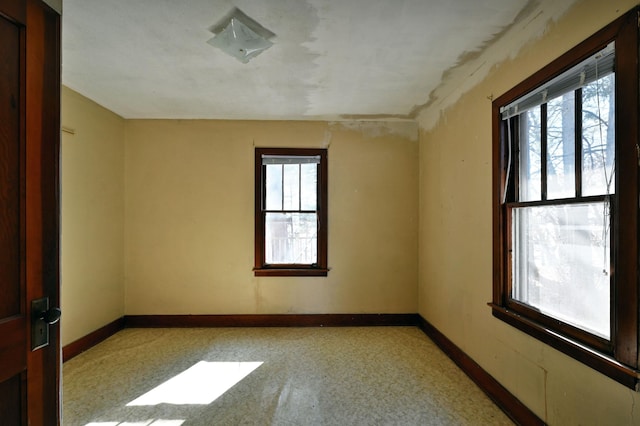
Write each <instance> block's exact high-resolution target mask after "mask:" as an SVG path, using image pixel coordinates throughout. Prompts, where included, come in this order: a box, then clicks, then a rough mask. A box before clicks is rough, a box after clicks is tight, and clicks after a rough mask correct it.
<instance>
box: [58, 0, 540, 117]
mask: <svg viewBox="0 0 640 426" xmlns="http://www.w3.org/2000/svg"><path fill="white" fill-rule="evenodd" d="M532 3H537V2H536V0H237V1H233V2H232V1H228V0H183V1H179V0H64V3H63V6H64V10H63V30H62V34H63V36H62V51H63V53H62V55H63V56H62V57H63V66H62V69H63V71H62V81H63V84H64V85H66V86H68V87H70V88H72V89H74V90H76V91H78V92H80V93H81V94H83V95H85V96H87V97H89V98H90V99H92V100H94V101H95V102H97V103H99V104H101V105H103V106H104V107H106V108H108V109H110V110H112V111H114V112H115V113H117V114H119V115H121V116H123V117H125V118H187V119H188V118H216V119H323V120H339V119H348V118H370V119H378V118H411V117H414V116H415V113H416V112H417V110H418V108H419V106H420V105H424V104H425V103H427V101H428V100H429V95H430V93H431V92H432V91H434V90H435V89H436V88H437V87H438V86H439V85H440V84H441V83H442V79H443V75H446V72H447V71H449V70H451V69H453V68H455V67H456V66H458V65H460V64H461V63H462V62H463V61H464V59H465V58H469V57H472V56H473V54H474V53H477V52H478V51H480V50H481V49H483V48H484V46H486V45H487V43H489V42H490V41H491V40H493V38H494V37H495V36H496V35H497V34H499V33H501V32H502V31H504V30H505V29H507V28H508V27H509V26H511V25H512V24H513V23H514V21H515V20H516V19H517V17H518V16H523V14H522V13H521V12H522V11H523V10H530V9H531V5H532ZM234 6H235V7H238V8H240V9H241V10H242V11H243V12H244V13H246V14H247V15H248V16H250V17H251V18H253V19H255V20H256V21H258V22H259V23H260V24H262V25H263V26H264V27H266V28H267V29H269V30H270V31H272V32H274V33H275V34H276V37H275V38H274V39H273V40H272V41H273V42H274V45H273V46H272V47H271V48H270V49H268V50H267V51H265V52H263V53H262V54H260V55H259V56H257V57H256V58H254V59H252V60H251V61H250V62H249V63H247V64H243V63H241V62H239V61H238V60H236V59H235V58H233V57H231V56H228V55H226V54H225V53H223V52H222V51H221V50H219V49H217V48H214V47H212V46H211V45H209V44H207V40H209V39H210V38H211V37H212V36H213V34H212V33H211V32H210V31H209V30H208V28H210V27H211V26H212V25H213V24H215V23H217V22H218V21H219V20H220V19H221V18H223V17H224V16H225V15H226V14H227V13H228V12H229V11H230V10H231V9H232V8H233V7H234Z"/></svg>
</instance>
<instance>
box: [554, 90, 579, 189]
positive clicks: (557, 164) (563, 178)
mask: <svg viewBox="0 0 640 426" xmlns="http://www.w3.org/2000/svg"><path fill="white" fill-rule="evenodd" d="M575 110H576V108H575V94H574V92H569V93H566V94H564V95H562V96H560V97H557V98H555V99H552V100H550V101H549V102H548V103H547V199H550V200H552V199H558V198H569V197H575V195H576V174H575V173H576V172H575V170H576V148H575V146H576V139H575V134H576V130H575V128H576V126H575V120H576V116H575Z"/></svg>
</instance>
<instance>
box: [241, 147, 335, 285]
mask: <svg viewBox="0 0 640 426" xmlns="http://www.w3.org/2000/svg"><path fill="white" fill-rule="evenodd" d="M263 155H280V156H319V157H320V163H319V164H318V179H317V214H318V219H319V220H318V234H317V235H318V238H317V242H318V247H317V260H318V261H317V263H314V264H310V265H307V264H267V263H266V261H265V255H266V253H265V218H266V210H265V208H264V194H265V185H266V167H265V166H263V164H262V157H263ZM327 170H328V166H327V150H326V149H323V148H256V149H255V238H254V241H255V265H254V268H253V271H254V274H255V276H316V277H324V276H327V273H328V271H329V269H328V267H327V246H328V243H327V217H328V211H327V200H328V194H327V193H328V191H327V186H328V176H327Z"/></svg>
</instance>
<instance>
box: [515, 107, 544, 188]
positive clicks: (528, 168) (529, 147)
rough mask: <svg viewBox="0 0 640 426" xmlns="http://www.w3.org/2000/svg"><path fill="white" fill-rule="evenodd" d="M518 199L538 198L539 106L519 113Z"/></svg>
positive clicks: (539, 179) (539, 178)
mask: <svg viewBox="0 0 640 426" xmlns="http://www.w3.org/2000/svg"><path fill="white" fill-rule="evenodd" d="M520 125H521V135H520V140H521V146H520V160H519V161H520V201H535V200H539V199H540V194H541V192H540V181H541V177H540V176H541V174H540V147H541V139H540V134H541V127H540V108H539V107H538V108H533V109H531V110H529V111H527V112H525V113H523V114H522V115H521V120H520Z"/></svg>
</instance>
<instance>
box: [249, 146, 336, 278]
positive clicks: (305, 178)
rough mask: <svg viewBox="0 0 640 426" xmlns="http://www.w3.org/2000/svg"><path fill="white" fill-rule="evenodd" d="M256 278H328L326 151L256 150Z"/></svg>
mask: <svg viewBox="0 0 640 426" xmlns="http://www.w3.org/2000/svg"><path fill="white" fill-rule="evenodd" d="M255 179H256V183H255V191H256V195H255V267H254V271H255V275H257V276H266V275H270V276H296V275H301V276H326V275H327V151H326V149H293V148H256V155H255Z"/></svg>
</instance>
